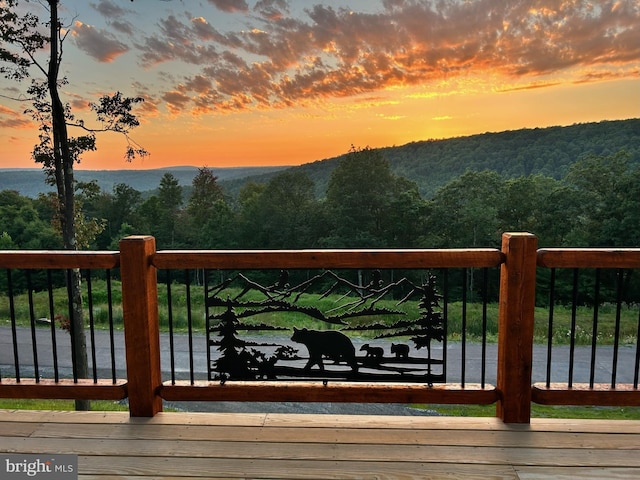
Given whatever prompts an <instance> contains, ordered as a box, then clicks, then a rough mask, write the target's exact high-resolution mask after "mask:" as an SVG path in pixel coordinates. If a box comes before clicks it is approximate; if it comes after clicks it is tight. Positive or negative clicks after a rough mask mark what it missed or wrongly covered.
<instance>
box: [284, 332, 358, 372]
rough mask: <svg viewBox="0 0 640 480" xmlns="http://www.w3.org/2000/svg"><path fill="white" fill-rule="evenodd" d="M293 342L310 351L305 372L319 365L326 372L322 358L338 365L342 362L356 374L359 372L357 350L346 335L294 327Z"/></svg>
mask: <svg viewBox="0 0 640 480" xmlns="http://www.w3.org/2000/svg"><path fill="white" fill-rule="evenodd" d="M291 340H293V341H294V342H298V343H302V344H304V345H305V346H306V347H307V350H308V351H309V361H308V362H307V364H306V365H305V367H304V369H305V370H311V367H312V366H313V365H318V368H320V371H324V363H323V361H322V357H323V356H326V357H328V358H330V359H331V360H333V361H334V362H336V363H337V362H338V361H340V360H342V361H344V362H346V363H347V364H348V365H350V366H351V368H352V370H353V371H354V372H357V371H358V363H357V362H356V349H355V347H354V346H353V343H351V340H350V339H349V337H347V336H346V335H345V334H344V333H341V332H337V331H335V330H328V331H319V330H307V329H306V328H302V329H297V328H295V327H293V335H292V336H291Z"/></svg>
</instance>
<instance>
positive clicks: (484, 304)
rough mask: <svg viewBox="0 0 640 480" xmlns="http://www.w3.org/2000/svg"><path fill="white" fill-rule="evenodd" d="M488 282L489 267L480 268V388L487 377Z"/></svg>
mask: <svg viewBox="0 0 640 480" xmlns="http://www.w3.org/2000/svg"><path fill="white" fill-rule="evenodd" d="M488 283H489V269H488V268H486V267H485V268H483V269H482V362H481V363H482V371H481V373H480V384H481V386H482V388H484V385H485V383H486V378H487V302H488V300H487V284H488Z"/></svg>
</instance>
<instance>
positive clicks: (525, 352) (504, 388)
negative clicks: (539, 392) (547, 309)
mask: <svg viewBox="0 0 640 480" xmlns="http://www.w3.org/2000/svg"><path fill="white" fill-rule="evenodd" d="M537 248H538V239H537V238H536V236H535V235H532V234H530V233H505V234H503V236H502V252H503V253H504V254H505V262H504V263H503V264H502V266H501V271H500V307H499V313H498V375H497V388H498V392H499V400H498V404H497V410H496V415H497V416H498V417H500V418H501V419H502V420H503V421H504V422H506V423H529V422H530V420H531V367H532V363H533V323H534V308H535V296H536V251H537Z"/></svg>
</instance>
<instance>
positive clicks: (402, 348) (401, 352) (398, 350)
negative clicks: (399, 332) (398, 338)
mask: <svg viewBox="0 0 640 480" xmlns="http://www.w3.org/2000/svg"><path fill="white" fill-rule="evenodd" d="M391 353H394V354H395V355H396V358H409V345H405V344H404V343H392V344H391Z"/></svg>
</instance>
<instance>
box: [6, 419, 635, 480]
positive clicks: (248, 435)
mask: <svg viewBox="0 0 640 480" xmlns="http://www.w3.org/2000/svg"><path fill="white" fill-rule="evenodd" d="M0 452H3V453H37V454H40V453H51V454H55V453H75V454H78V455H79V458H78V460H79V470H80V476H79V478H81V479H83V480H86V479H102V480H104V479H106V478H122V479H127V480H136V479H137V480H142V479H143V478H144V479H145V480H149V479H158V480H169V479H176V480H177V479H186V478H192V479H193V478H210V479H221V478H248V479H263V478H264V479H276V478H277V479H307V478H308V479H311V478H313V479H323V478H326V479H336V478H343V479H344V478H346V479H349V478H353V479H365V478H395V479H405V478H406V479H411V478H419V479H429V478H443V479H448V478H451V479H453V478H462V479H476V478H484V479H527V480H540V479H551V478H586V479H590V478H594V479H595V478H612V479H618V478H619V479H631V478H640V422H634V421H606V420H558V419H533V420H532V422H531V424H530V425H505V424H504V423H502V422H501V421H500V420H498V419H495V418H458V417H387V416H360V415H292V414H229V413H219V414H214V413H174V412H171V413H160V414H158V415H156V416H155V417H153V418H130V417H129V415H128V413H126V412H122V413H121V412H41V411H7V410H0Z"/></svg>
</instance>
